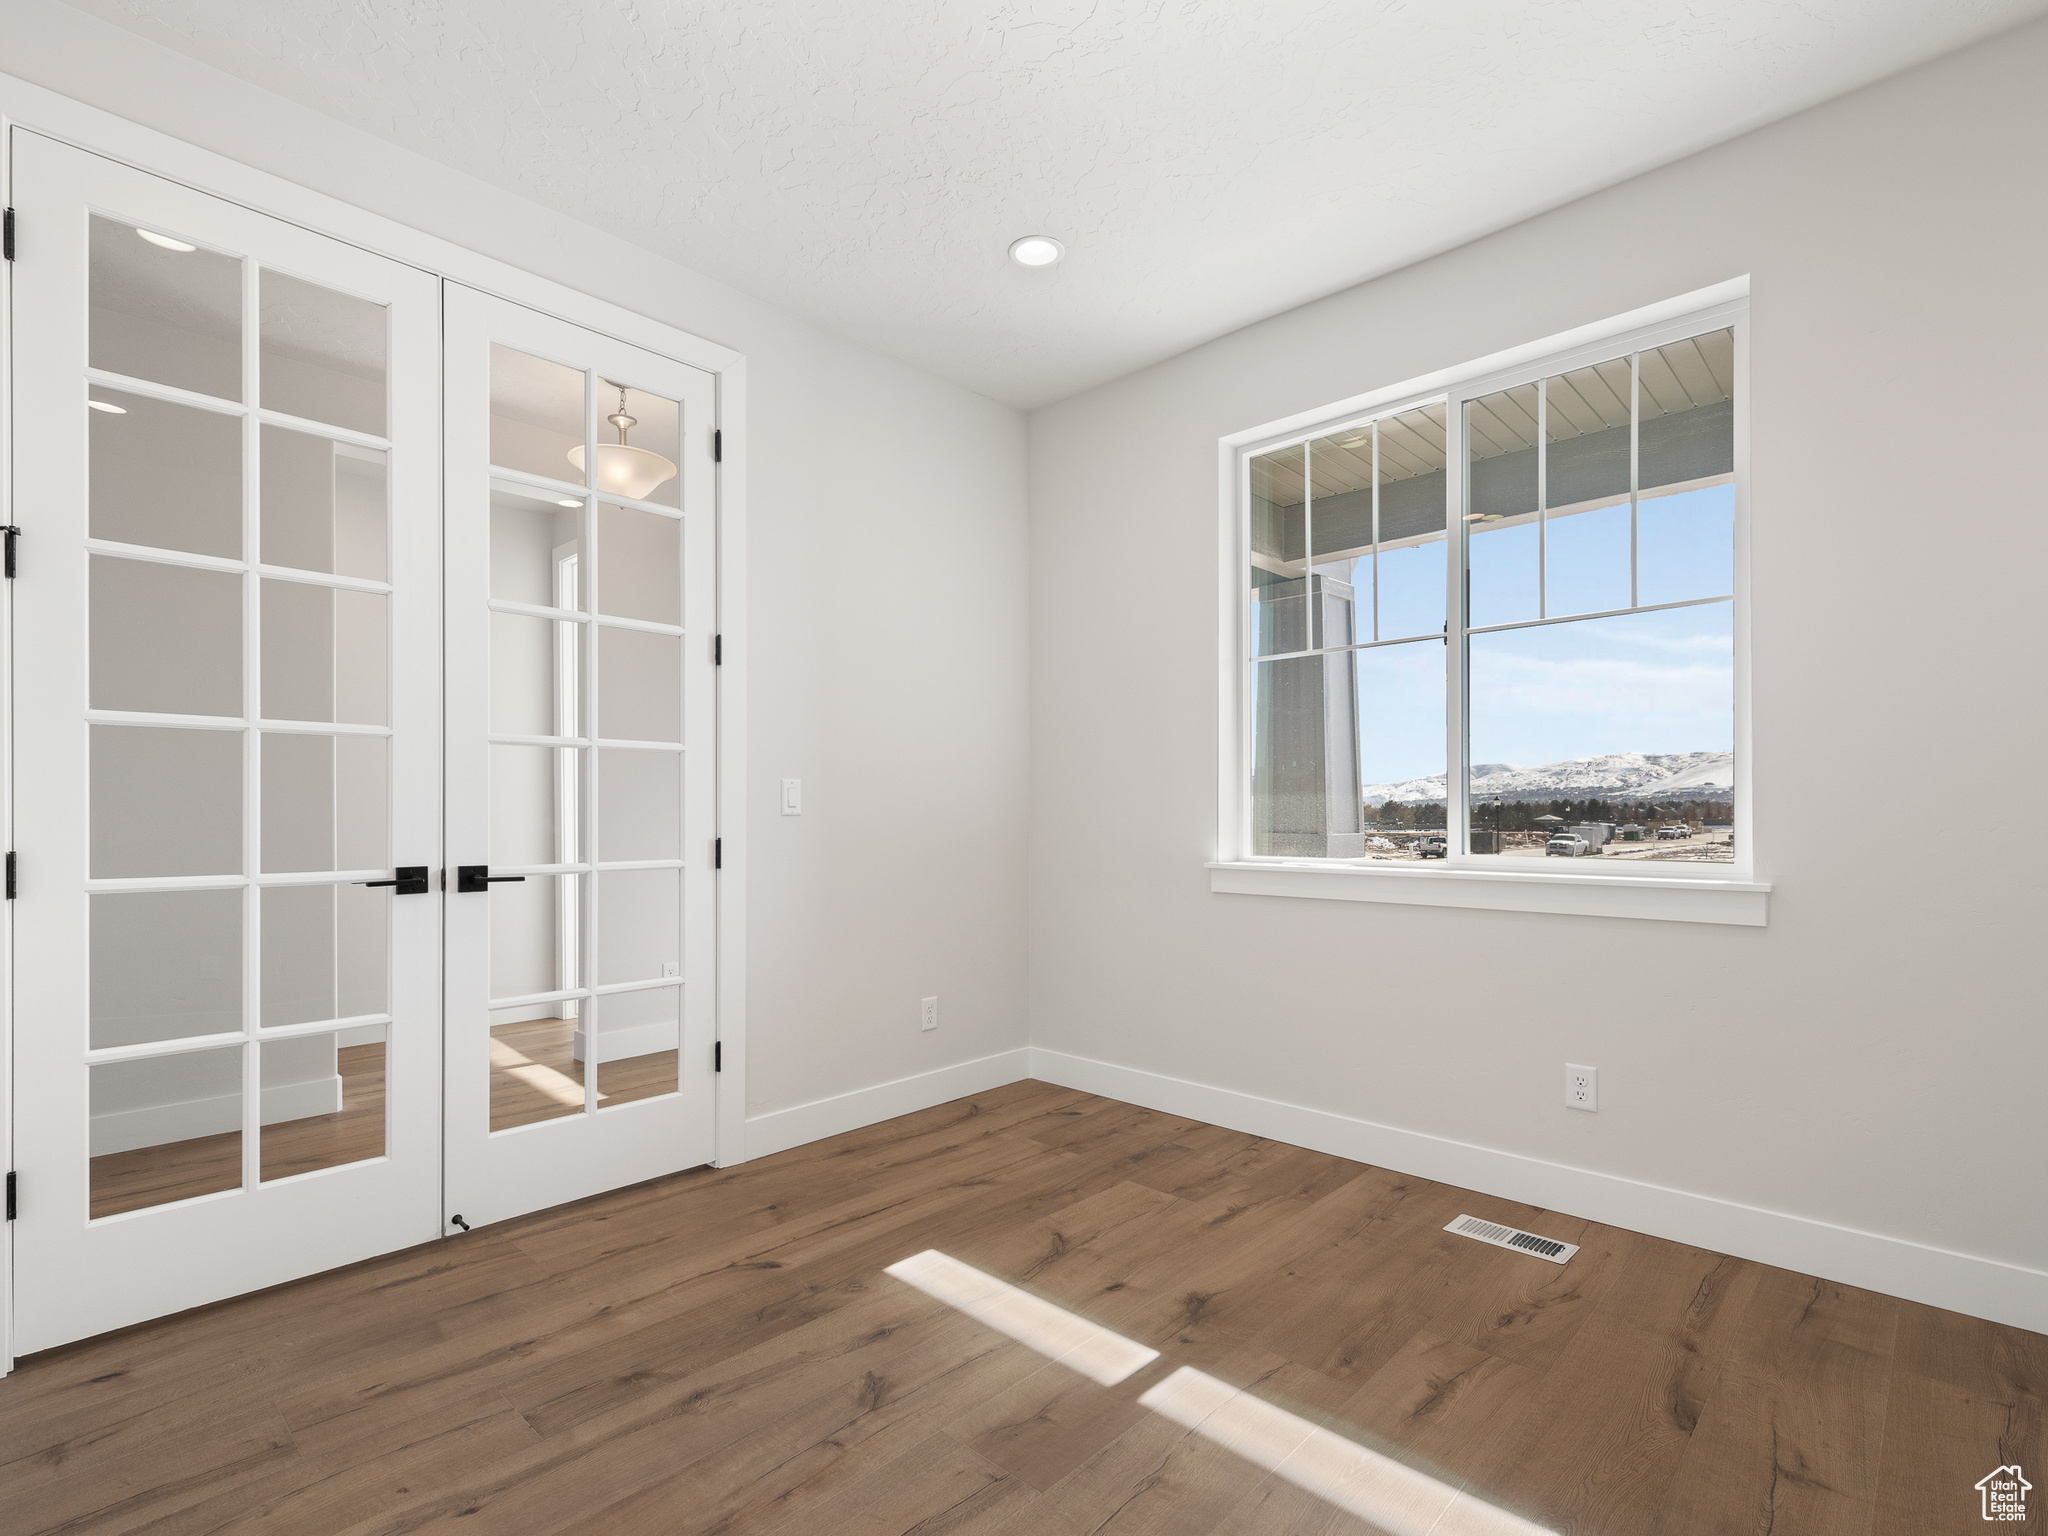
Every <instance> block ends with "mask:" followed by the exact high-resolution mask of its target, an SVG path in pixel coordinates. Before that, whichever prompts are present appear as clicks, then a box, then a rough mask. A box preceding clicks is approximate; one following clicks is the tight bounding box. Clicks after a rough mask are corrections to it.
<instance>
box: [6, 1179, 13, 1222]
mask: <svg viewBox="0 0 2048 1536" xmlns="http://www.w3.org/2000/svg"><path fill="white" fill-rule="evenodd" d="M7 1219H8V1220H9V1221H12V1220H14V1175H13V1174H11V1173H10V1174H8V1175H7Z"/></svg>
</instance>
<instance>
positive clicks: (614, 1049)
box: [574, 1019, 683, 1088]
mask: <svg viewBox="0 0 2048 1536" xmlns="http://www.w3.org/2000/svg"><path fill="white" fill-rule="evenodd" d="M682 1038H683V1024H682V1020H680V1019H665V1020H664V1019H657V1020H656V1021H655V1022H654V1023H652V1024H634V1025H632V1026H630V1027H629V1028H626V1029H600V1030H599V1031H598V1032H597V1064H598V1065H599V1066H603V1065H604V1064H605V1063H606V1062H608V1061H624V1060H625V1059H626V1058H627V1057H628V1056H652V1055H653V1054H654V1053H655V1052H656V1051H673V1050H676V1049H678V1048H679V1046H680V1043H681V1041H682ZM589 1039H590V1037H589V1036H588V1035H586V1034H585V1033H584V1032H583V1026H582V1025H580V1024H579V1025H577V1027H576V1043H575V1047H574V1048H575V1052H576V1059H577V1060H578V1061H588V1060H590V1057H589V1056H588V1055H586V1054H585V1053H586V1052H587V1051H588V1050H589V1048H590V1047H589ZM598 1086H599V1087H600V1088H602V1087H603V1086H604V1084H603V1083H599V1084H598Z"/></svg>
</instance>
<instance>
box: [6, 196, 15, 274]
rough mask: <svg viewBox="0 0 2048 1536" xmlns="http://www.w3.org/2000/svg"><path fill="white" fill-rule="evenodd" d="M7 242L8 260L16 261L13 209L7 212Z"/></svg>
mask: <svg viewBox="0 0 2048 1536" xmlns="http://www.w3.org/2000/svg"><path fill="white" fill-rule="evenodd" d="M5 240H6V245H7V259H8V260H9V261H12V260H14V210H13V209H12V208H10V209H8V210H7V234H6V236H5Z"/></svg>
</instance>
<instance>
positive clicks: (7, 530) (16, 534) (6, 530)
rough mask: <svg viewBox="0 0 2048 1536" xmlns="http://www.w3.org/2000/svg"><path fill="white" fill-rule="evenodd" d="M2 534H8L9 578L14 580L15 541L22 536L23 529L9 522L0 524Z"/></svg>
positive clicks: (7, 559) (7, 565)
mask: <svg viewBox="0 0 2048 1536" xmlns="http://www.w3.org/2000/svg"><path fill="white" fill-rule="evenodd" d="M0 534H5V535H6V536H7V558H6V571H7V579H8V580H9V581H12V580H14V541H15V540H16V539H18V538H20V537H21V530H20V529H19V528H17V527H15V526H14V524H12V523H8V524H5V525H4V526H0Z"/></svg>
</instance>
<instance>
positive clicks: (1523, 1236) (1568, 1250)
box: [1444, 1216, 1579, 1264]
mask: <svg viewBox="0 0 2048 1536" xmlns="http://www.w3.org/2000/svg"><path fill="white" fill-rule="evenodd" d="M1444 1230H1445V1231H1446V1232H1455V1233H1457V1234H1458V1235H1459V1236H1460V1237H1476V1238H1478V1239H1479V1241H1480V1242H1482V1243H1492V1244H1493V1245H1494V1246H1495V1247H1496V1248H1512V1249H1514V1250H1515V1251H1516V1252H1518V1253H1533V1254H1535V1255H1536V1257H1537V1258H1539V1259H1548V1260H1550V1262H1551V1263H1553V1264H1562V1263H1563V1262H1564V1261H1565V1260H1566V1259H1568V1258H1570V1257H1571V1256H1572V1255H1573V1254H1575V1253H1577V1252H1578V1251H1579V1245H1578V1244H1577V1243H1560V1242H1559V1241H1558V1240H1557V1239H1556V1238H1554V1237H1538V1236H1537V1235H1536V1234H1535V1233H1534V1232H1523V1231H1519V1230H1517V1229H1516V1228H1514V1227H1504V1226H1502V1225H1501V1224H1500V1223H1499V1222H1497V1221H1481V1220H1480V1219H1479V1218H1478V1217H1477V1216H1460V1217H1459V1218H1458V1219H1457V1220H1456V1221H1454V1222H1452V1223H1451V1224H1450V1225H1449V1226H1447V1227H1445V1228H1444Z"/></svg>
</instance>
